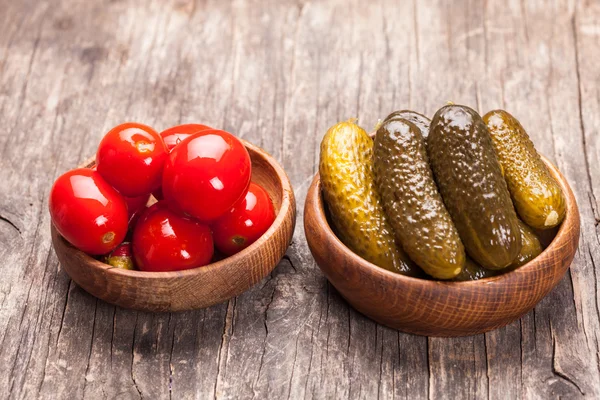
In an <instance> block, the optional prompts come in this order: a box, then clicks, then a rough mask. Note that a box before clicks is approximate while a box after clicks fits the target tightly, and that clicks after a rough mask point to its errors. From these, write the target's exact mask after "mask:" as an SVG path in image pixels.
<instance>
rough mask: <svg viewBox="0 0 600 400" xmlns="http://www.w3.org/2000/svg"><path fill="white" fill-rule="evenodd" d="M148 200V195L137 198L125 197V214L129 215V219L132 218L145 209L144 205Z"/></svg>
mask: <svg viewBox="0 0 600 400" xmlns="http://www.w3.org/2000/svg"><path fill="white" fill-rule="evenodd" d="M149 198H150V195H149V194H144V195H141V196H137V197H125V196H123V199H125V203H127V214H128V215H129V219H131V217H133V215H134V214H135V213H137V212H139V211H142V210H143V209H144V208H146V204H148V199H149Z"/></svg>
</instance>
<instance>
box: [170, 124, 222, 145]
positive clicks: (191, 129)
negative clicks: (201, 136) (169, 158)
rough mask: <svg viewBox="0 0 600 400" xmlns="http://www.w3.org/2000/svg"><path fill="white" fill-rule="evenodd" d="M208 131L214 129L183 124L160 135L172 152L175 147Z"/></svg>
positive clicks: (200, 125) (199, 125)
mask: <svg viewBox="0 0 600 400" xmlns="http://www.w3.org/2000/svg"><path fill="white" fill-rule="evenodd" d="M208 129H213V128H211V127H210V126H206V125H202V124H183V125H177V126H172V127H170V128H169V129H165V130H164V131H162V132H161V133H160V137H162V139H163V141H164V142H165V145H166V146H167V150H168V151H169V152H170V151H171V150H173V149H174V148H175V146H177V145H178V144H179V143H181V142H183V141H184V140H185V139H187V138H188V137H190V136H192V135H193V134H194V133H196V132H200V131H205V130H208Z"/></svg>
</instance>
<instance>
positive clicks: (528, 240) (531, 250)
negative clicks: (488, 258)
mask: <svg viewBox="0 0 600 400" xmlns="http://www.w3.org/2000/svg"><path fill="white" fill-rule="evenodd" d="M519 232H521V243H522V244H523V246H522V247H521V251H520V252H519V255H518V256H517V258H516V259H515V260H514V261H513V262H512V264H511V265H510V267H509V268H510V269H516V268H518V267H520V266H522V265H525V264H527V263H528V262H529V261H531V260H533V259H534V258H536V257H537V256H539V255H540V254H541V253H542V250H543V249H542V244H541V243H540V239H538V237H537V235H536V234H535V232H533V230H532V229H531V228H530V227H529V226H527V224H525V223H524V222H523V221H521V220H519Z"/></svg>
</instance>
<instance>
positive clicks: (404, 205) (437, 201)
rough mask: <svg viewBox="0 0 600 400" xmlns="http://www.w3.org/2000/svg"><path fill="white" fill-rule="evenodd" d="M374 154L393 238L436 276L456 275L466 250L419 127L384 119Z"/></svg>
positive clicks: (418, 263)
mask: <svg viewBox="0 0 600 400" xmlns="http://www.w3.org/2000/svg"><path fill="white" fill-rule="evenodd" d="M373 159H374V170H375V183H376V187H377V189H378V191H379V193H380V195H381V200H382V202H383V209H384V211H385V213H386V215H387V216H388V220H389V221H390V224H391V226H392V229H393V230H394V233H395V235H396V243H399V244H401V245H402V248H403V249H404V251H405V252H406V253H407V254H408V256H409V257H410V258H411V259H412V260H413V261H414V262H415V263H416V264H417V265H418V266H420V267H421V268H422V269H423V270H424V271H425V272H426V273H427V274H429V275H431V276H433V277H434V278H438V279H452V278H454V277H455V276H457V275H458V274H459V273H460V272H461V271H462V269H463V266H464V264H465V251H464V247H463V245H462V243H461V241H460V238H459V236H458V232H457V231H456V228H455V227H454V224H453V223H452V219H451V218H450V214H448V211H447V210H446V207H445V206H444V203H443V201H442V198H441V196H440V194H439V193H438V190H437V187H436V184H435V181H434V180H433V174H432V172H431V168H430V167H429V164H428V161H427V151H426V147H425V141H424V139H423V136H422V134H421V130H420V129H419V128H418V127H417V126H416V125H414V124H413V123H412V122H409V121H407V120H406V119H399V118H397V117H394V118H392V119H387V120H386V121H384V123H383V124H382V125H381V126H380V127H379V129H378V130H377V134H376V135H375V147H374V155H373Z"/></svg>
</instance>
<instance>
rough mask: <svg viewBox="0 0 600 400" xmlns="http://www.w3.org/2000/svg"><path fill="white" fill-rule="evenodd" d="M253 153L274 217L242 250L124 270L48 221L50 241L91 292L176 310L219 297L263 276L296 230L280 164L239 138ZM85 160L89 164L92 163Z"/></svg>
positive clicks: (255, 176) (137, 305)
mask: <svg viewBox="0 0 600 400" xmlns="http://www.w3.org/2000/svg"><path fill="white" fill-rule="evenodd" d="M242 142H243V143H244V145H245V146H246V148H247V149H248V152H249V153H250V158H251V159H252V181H253V182H256V183H258V184H260V185H261V186H262V187H264V188H265V189H266V191H267V192H268V193H269V196H270V197H271V200H272V201H273V205H274V207H275V211H276V214H277V217H276V219H275V222H274V223H273V225H271V227H270V228H269V230H268V231H267V232H266V233H265V234H264V235H263V236H262V237H261V238H260V239H258V240H257V241H256V242H255V243H253V244H252V245H250V246H249V247H248V248H246V249H244V250H243V251H241V252H239V253H238V254H235V255H233V256H231V257H228V258H225V259H223V260H221V261H218V262H215V263H212V264H210V265H207V266H204V267H200V268H195V269H190V270H185V271H174V272H142V271H128V270H123V269H119V268H114V267H111V266H110V265H107V264H104V263H102V262H100V261H98V260H96V259H94V258H92V257H90V256H89V255H87V254H85V253H84V252H82V251H80V250H78V249H77V248H75V247H73V246H72V245H71V244H70V243H69V242H67V241H66V240H65V239H64V238H63V237H62V236H61V235H60V234H59V233H58V231H57V230H56V229H55V228H54V226H52V228H51V229H52V243H53V245H54V249H55V250H56V254H57V256H58V259H59V260H60V263H61V265H62V267H63V269H64V270H65V271H66V272H67V274H69V276H70V277H71V278H72V279H73V280H74V281H75V282H76V283H77V284H78V285H79V286H81V287H82V288H83V289H85V290H86V291H87V292H89V293H90V294H92V295H94V296H96V297H98V298H100V299H102V300H104V301H107V302H109V303H112V304H116V305H119V306H121V307H125V308H134V309H138V310H144V311H180V310H190V309H195V308H203V307H208V306H211V305H213V304H217V303H221V302H223V301H225V300H227V299H230V298H232V297H234V296H237V295H239V294H240V293H242V292H244V291H246V290H248V289H249V288H250V287H252V286H253V285H254V284H256V283H257V282H259V281H260V280H262V279H263V278H264V277H265V276H267V275H268V274H269V273H270V272H271V271H272V270H273V268H275V266H276V265H277V263H278V262H279V260H281V258H282V257H283V256H284V254H285V252H286V250H287V248H288V246H289V244H290V242H291V240H292V235H293V233H294V227H295V223H296V202H295V199H294V192H293V190H292V186H291V184H290V182H289V180H288V177H287V176H286V174H285V172H284V171H283V169H282V168H281V167H280V166H279V164H277V162H276V161H275V160H274V159H273V158H272V157H271V156H270V155H269V154H267V153H266V152H265V151H264V150H262V149H260V148H258V147H256V146H254V145H252V144H250V143H248V142H245V141H243V140H242ZM92 165H93V162H92V163H89V164H88V165H86V166H88V167H91V166H92Z"/></svg>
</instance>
